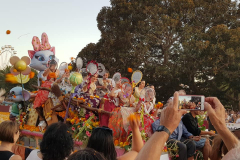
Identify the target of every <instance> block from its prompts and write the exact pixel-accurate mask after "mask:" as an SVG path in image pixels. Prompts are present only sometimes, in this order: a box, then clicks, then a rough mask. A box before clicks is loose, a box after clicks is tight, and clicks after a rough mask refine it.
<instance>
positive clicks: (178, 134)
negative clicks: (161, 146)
mask: <svg viewBox="0 0 240 160" xmlns="http://www.w3.org/2000/svg"><path fill="white" fill-rule="evenodd" d="M159 126H160V119H158V120H156V121H155V122H153V123H152V129H153V132H155V131H156V130H157V128H158V127H159ZM190 136H192V134H191V133H189V132H188V131H187V128H186V127H185V126H184V124H183V122H182V121H180V123H179V125H178V127H177V128H176V129H175V130H174V131H173V133H172V134H171V135H170V137H169V139H176V140H180V139H181V138H182V137H185V138H188V137H190Z"/></svg>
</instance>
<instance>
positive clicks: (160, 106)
mask: <svg viewBox="0 0 240 160" xmlns="http://www.w3.org/2000/svg"><path fill="white" fill-rule="evenodd" d="M162 107H163V103H161V102H158V103H157V104H156V105H155V106H154V108H156V109H161V108H162Z"/></svg>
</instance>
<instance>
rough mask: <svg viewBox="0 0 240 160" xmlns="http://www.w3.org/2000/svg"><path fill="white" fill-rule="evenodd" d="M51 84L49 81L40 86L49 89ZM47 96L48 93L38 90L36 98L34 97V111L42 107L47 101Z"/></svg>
mask: <svg viewBox="0 0 240 160" xmlns="http://www.w3.org/2000/svg"><path fill="white" fill-rule="evenodd" d="M51 84H52V82H51V81H45V82H44V83H43V84H42V85H41V87H46V88H51ZM48 94H49V91H46V90H39V91H38V93H37V96H36V97H35V101H34V103H33V108H34V109H35V108H37V107H40V106H42V105H43V104H44V103H45V102H46V101H47V99H48Z"/></svg>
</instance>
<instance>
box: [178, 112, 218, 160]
mask: <svg viewBox="0 0 240 160" xmlns="http://www.w3.org/2000/svg"><path fill="white" fill-rule="evenodd" d="M199 114H200V111H197V110H194V111H190V112H189V113H187V114H185V115H184V116H183V118H182V122H183V124H184V125H185V126H186V128H187V130H188V132H190V133H191V134H193V135H194V136H201V135H211V136H213V135H215V132H213V131H210V132H208V131H201V130H200V129H199V128H198V119H197V117H196V115H199ZM194 142H195V144H196V147H197V149H203V157H204V160H208V158H209V157H210V154H211V145H210V142H209V140H208V139H206V138H200V140H199V141H194Z"/></svg>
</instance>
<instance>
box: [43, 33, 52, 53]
mask: <svg viewBox="0 0 240 160" xmlns="http://www.w3.org/2000/svg"><path fill="white" fill-rule="evenodd" d="M42 46H43V48H44V50H49V49H50V48H51V45H50V43H49V41H48V36H47V34H46V33H45V32H44V33H43V34H42Z"/></svg>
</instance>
